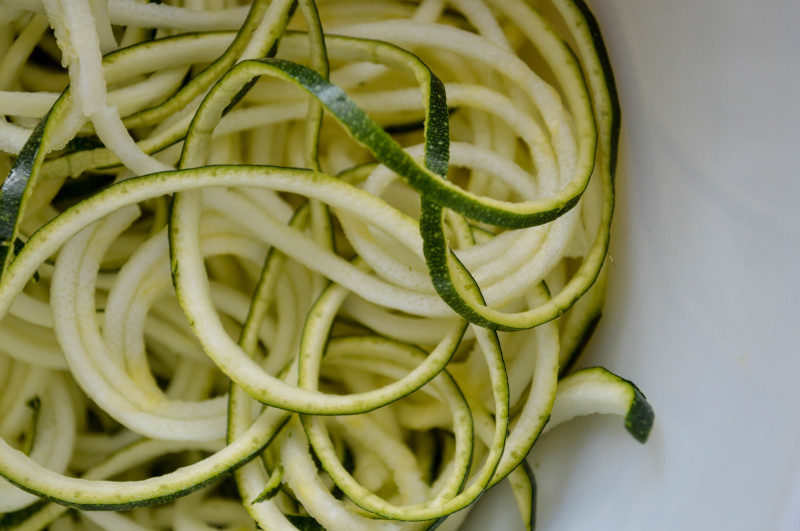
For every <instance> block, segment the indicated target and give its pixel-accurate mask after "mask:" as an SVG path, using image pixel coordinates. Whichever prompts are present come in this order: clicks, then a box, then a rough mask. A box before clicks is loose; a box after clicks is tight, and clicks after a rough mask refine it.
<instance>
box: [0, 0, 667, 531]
mask: <svg viewBox="0 0 800 531" xmlns="http://www.w3.org/2000/svg"><path fill="white" fill-rule="evenodd" d="M619 127H620V118H619V108H618V103H617V97H616V92H615V87H614V80H613V75H612V72H611V68H610V63H609V60H608V57H607V55H606V51H605V48H604V46H603V43H602V40H601V37H600V32H599V29H598V28H597V24H596V22H595V20H594V18H593V17H592V15H591V13H590V12H589V10H588V8H587V7H586V6H585V5H584V4H583V0H529V1H526V0H419V1H416V0H415V1H406V0H377V1H374V2H359V1H356V0H319V1H316V2H315V1H314V0H271V1H268V0H252V1H245V0H173V1H163V2H152V3H150V2H148V1H146V0H144V1H140V0H107V1H103V0H0V170H2V172H3V174H5V175H7V176H6V178H5V180H4V181H3V184H2V187H1V188H0V476H2V477H3V478H5V479H4V480H3V479H0V528H2V529H14V530H40V529H52V530H76V531H77V530H94V529H98V528H99V529H108V530H161V529H164V530H167V529H175V530H197V529H231V530H232V529H266V530H284V529H286V530H295V529H300V530H305V529H329V530H333V531H336V530H351V529H364V530H372V529H387V530H389V529H391V530H395V529H397V530H406V529H407V530H423V529H433V528H438V527H441V528H442V529H456V528H458V527H459V526H460V525H461V524H462V523H463V522H464V521H465V520H466V519H468V518H469V516H468V513H469V511H468V509H469V508H470V507H471V506H472V505H473V503H474V502H475V501H476V500H478V498H479V497H480V496H481V495H482V494H483V493H484V492H485V491H486V490H488V489H489V488H491V487H492V486H494V485H496V484H497V483H499V482H501V481H503V480H504V479H508V480H509V483H510V485H511V487H512V490H513V492H514V496H515V499H516V501H517V504H518V507H519V510H520V516H521V519H522V524H523V526H524V527H525V528H526V529H533V527H534V525H535V515H536V508H535V502H536V500H535V493H536V484H535V479H534V475H533V472H532V470H531V468H530V467H529V466H528V464H527V462H526V457H527V456H528V454H529V453H530V452H531V450H532V448H533V447H534V444H535V443H536V441H537V439H538V437H539V436H540V435H541V434H542V433H544V432H546V431H548V430H550V429H552V428H554V427H555V426H557V425H558V424H560V423H562V422H566V421H568V420H570V419H572V418H574V417H577V416H581V415H590V414H594V413H604V414H615V415H620V416H622V417H624V419H625V422H624V424H625V427H626V428H627V429H628V431H629V432H630V433H631V434H632V435H633V436H634V438H635V439H636V440H638V441H640V442H645V440H646V439H647V437H648V434H649V432H650V429H651V426H652V423H653V418H654V417H653V412H652V409H651V407H650V405H649V404H648V403H647V401H646V400H645V398H644V396H643V395H642V393H641V392H640V391H639V390H638V389H637V388H636V386H635V385H633V384H632V383H631V382H629V381H627V380H625V379H623V378H621V377H619V376H616V375H615V374H613V373H611V372H609V371H608V370H606V369H604V368H601V367H591V368H585V369H581V370H573V367H574V365H575V363H576V360H577V359H578V357H579V355H580V354H581V352H582V349H583V347H584V346H585V345H586V342H587V340H588V339H589V337H590V336H591V334H592V332H593V330H594V329H595V326H596V325H597V321H598V319H599V317H600V314H601V311H602V305H603V299H604V296H605V285H606V268H605V267H604V265H605V264H606V262H607V250H608V241H609V229H610V223H611V216H612V213H613V208H614V181H613V175H614V172H615V169H616V157H617V141H618V140H617V137H618V134H619Z"/></svg>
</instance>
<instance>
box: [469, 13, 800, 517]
mask: <svg viewBox="0 0 800 531" xmlns="http://www.w3.org/2000/svg"><path fill="white" fill-rule="evenodd" d="M589 4H590V6H591V7H592V8H593V10H594V12H595V14H596V16H597V18H598V20H599V22H600V26H601V28H602V30H603V34H604V37H605V41H606V44H607V46H608V48H609V53H610V56H611V60H612V64H613V65H614V69H615V73H616V77H617V84H618V88H619V92H620V98H621V104H622V109H623V137H622V155H621V162H620V164H621V166H620V169H619V174H618V177H617V184H618V194H619V195H618V203H617V211H616V218H615V222H614V229H613V233H612V238H613V239H612V250H611V253H612V257H613V259H614V264H615V268H614V270H613V271H612V274H611V279H610V286H609V300H608V304H607V310H606V313H605V316H604V319H603V320H602V321H601V323H600V327H599V331H598V334H597V335H596V336H595V338H594V340H593V342H592V344H591V347H590V351H589V352H588V353H587V357H585V358H584V363H585V364H602V365H604V366H606V367H607V368H609V369H610V370H612V371H614V372H616V373H618V374H620V375H622V376H625V377H627V378H629V379H631V380H633V381H634V382H636V383H637V384H638V385H639V387H640V388H641V389H642V390H643V391H644V393H645V394H646V395H647V397H648V400H649V401H650V402H651V403H652V405H653V406H654V408H655V410H656V424H655V427H654V429H653V432H652V434H651V437H650V440H649V442H648V443H647V444H646V445H644V446H642V445H639V444H638V443H637V442H635V441H634V440H633V439H632V438H631V437H630V436H629V435H628V434H627V433H626V432H625V430H624V428H623V427H622V421H621V419H620V418H611V417H608V418H599V417H593V418H586V419H581V420H579V421H575V422H573V423H571V424H570V425H566V426H564V427H562V428H559V429H558V430H555V431H554V432H552V433H551V434H548V435H547V436H545V437H544V438H543V439H542V440H541V441H540V442H539V443H538V444H537V446H536V448H535V449H534V452H533V454H532V455H531V457H530V459H531V463H532V464H534V466H535V472H536V475H537V479H538V482H539V509H538V525H537V529H538V530H539V531H551V530H556V531H586V530H601V531H602V530H611V529H613V530H622V531H634V530H635V531H660V530H665V531H666V530H689V531H694V530H703V531H705V530H723V529H724V530H729V531H730V530H742V531H744V530H747V531H752V530H766V531H771V530H777V531H797V530H800V221H799V220H798V218H799V217H800V31H798V30H797V28H798V26H800V2H797V1H796V0H769V1H765V2H752V1H749V0H703V1H700V2H698V1H696V0H670V1H665V0H589ZM496 490H497V489H496ZM468 529H469V530H471V531H477V530H487V529H492V530H512V529H514V530H516V529H521V522H520V520H519V517H518V516H516V510H515V508H514V504H513V500H512V498H511V496H510V490H506V491H498V492H490V493H489V494H487V495H486V496H485V497H484V499H483V500H482V501H481V503H480V504H479V506H478V508H477V509H476V510H475V512H474V514H473V515H472V517H471V519H470V525H469V526H468Z"/></svg>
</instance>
